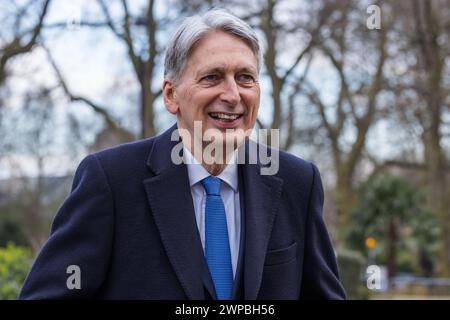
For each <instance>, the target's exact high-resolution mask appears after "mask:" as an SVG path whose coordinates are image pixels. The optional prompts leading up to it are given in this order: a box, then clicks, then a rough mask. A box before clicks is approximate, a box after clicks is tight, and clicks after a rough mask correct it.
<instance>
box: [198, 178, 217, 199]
mask: <svg viewBox="0 0 450 320" xmlns="http://www.w3.org/2000/svg"><path fill="white" fill-rule="evenodd" d="M220 182H221V180H220V179H219V178H217V177H214V176H209V177H206V178H205V179H203V180H202V185H203V188H205V191H206V194H207V195H210V196H220Z"/></svg>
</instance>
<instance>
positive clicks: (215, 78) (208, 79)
mask: <svg viewBox="0 0 450 320" xmlns="http://www.w3.org/2000/svg"><path fill="white" fill-rule="evenodd" d="M218 80H219V76H218V75H217V74H208V75H206V76H204V77H203V78H201V79H200V81H204V82H216V81H218Z"/></svg>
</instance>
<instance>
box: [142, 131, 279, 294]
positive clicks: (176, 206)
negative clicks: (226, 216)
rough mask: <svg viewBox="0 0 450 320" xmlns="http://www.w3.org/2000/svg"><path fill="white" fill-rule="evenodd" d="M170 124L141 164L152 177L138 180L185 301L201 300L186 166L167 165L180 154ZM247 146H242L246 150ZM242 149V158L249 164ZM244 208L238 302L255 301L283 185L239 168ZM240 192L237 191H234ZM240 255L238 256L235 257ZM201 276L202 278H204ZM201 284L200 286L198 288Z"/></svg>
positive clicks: (254, 167)
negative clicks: (241, 288) (241, 294)
mask: <svg viewBox="0 0 450 320" xmlns="http://www.w3.org/2000/svg"><path fill="white" fill-rule="evenodd" d="M176 129H177V126H176V125H174V126H172V127H171V128H170V129H168V130H167V131H165V132H164V133H163V134H161V135H159V136H157V137H155V139H154V143H153V146H152V150H151V151H150V154H149V157H148V160H147V165H148V167H149V168H150V170H151V171H152V172H153V173H154V176H153V177H151V178H149V179H146V180H144V182H143V183H144V187H145V190H146V193H147V198H148V201H149V204H150V208H151V211H152V214H153V217H154V220H155V223H156V225H157V228H158V231H159V233H160V236H161V239H162V243H163V245H164V248H165V251H166V253H167V256H168V258H169V260H170V262H171V264H172V266H173V268H174V270H175V273H176V275H177V277H178V279H179V281H180V283H181V285H182V287H183V289H184V291H185V293H186V295H187V297H188V298H189V299H204V297H205V296H204V290H203V284H205V286H206V288H207V289H208V290H209V291H210V293H211V295H212V296H213V297H214V296H215V294H214V289H213V284H212V280H211V277H210V275H209V272H207V270H208V267H207V264H206V260H205V258H204V254H203V250H202V245H201V240H200V235H199V233H198V229H197V224H196V221H195V212H194V205H193V202H192V197H191V192H190V186H189V177H188V173H187V167H186V165H184V164H175V163H173V161H172V160H171V155H172V154H173V152H175V153H176V152H179V153H178V155H180V154H181V152H182V145H181V143H180V141H179V140H176V141H171V136H172V133H173V132H174V131H175V130H176ZM249 143H252V142H248V143H246V145H247V146H248V144H249ZM249 149H251V148H248V147H246V148H245V155H246V159H249V155H248V150H249ZM239 166H241V170H242V178H243V183H242V185H243V187H244V190H242V191H243V192H242V194H241V197H242V196H244V203H245V209H244V210H242V212H245V226H246V230H245V244H244V246H241V247H243V248H244V268H243V272H244V281H243V285H244V297H245V299H248V300H253V299H256V298H257V296H258V292H259V288H260V287H261V281H262V272H263V267H264V260H265V255H266V251H267V247H268V242H269V239H270V234H271V230H272V225H273V222H274V220H275V216H276V214H277V212H278V208H279V202H280V196H281V191H282V184H283V180H282V179H280V178H278V177H276V176H263V175H261V174H260V169H261V164H260V163H259V162H258V163H256V164H240V165H239ZM240 193H241V190H240ZM241 255H242V253H241V254H240V256H241ZM205 271H206V275H205ZM202 281H203V283H202Z"/></svg>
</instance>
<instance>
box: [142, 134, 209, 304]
mask: <svg viewBox="0 0 450 320" xmlns="http://www.w3.org/2000/svg"><path fill="white" fill-rule="evenodd" d="M175 129H176V126H174V127H172V128H171V129H169V130H168V131H166V132H165V133H163V134H162V135H161V136H158V137H157V138H155V142H154V144H153V148H152V151H151V153H150V156H149V159H148V161H147V164H148V166H149V167H150V168H151V170H152V171H153V172H154V173H155V176H154V177H152V178H149V179H146V180H144V187H145V190H146V193H147V197H148V201H149V204H150V208H151V211H152V214H153V218H154V221H155V223H156V226H157V228H158V230H159V233H160V236H161V240H162V243H163V245H164V248H165V250H166V253H167V256H168V258H169V260H170V262H171V264H172V266H173V268H174V270H175V273H176V275H177V277H178V279H179V281H180V283H181V285H182V287H183V289H184V291H185V293H186V295H187V297H188V299H204V297H205V295H204V289H203V283H202V279H203V281H205V279H204V278H205V275H204V274H203V273H204V271H205V270H208V269H207V266H206V262H205V259H204V254H203V249H202V245H201V240H200V236H199V233H198V229H197V224H196V221H195V213H194V206H193V202H192V197H191V192H190V186H189V178H188V173H187V168H186V165H184V164H180V165H175V164H174V163H173V162H172V161H171V158H170V154H171V151H172V148H173V147H175V145H176V144H177V143H178V141H170V136H171V133H172V131H173V130H175Z"/></svg>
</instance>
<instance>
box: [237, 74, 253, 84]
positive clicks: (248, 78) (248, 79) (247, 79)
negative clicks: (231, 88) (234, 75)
mask: <svg viewBox="0 0 450 320" xmlns="http://www.w3.org/2000/svg"><path fill="white" fill-rule="evenodd" d="M238 81H239V82H242V83H253V82H255V78H254V77H253V76H252V75H251V74H248V73H243V74H240V75H238Z"/></svg>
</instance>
